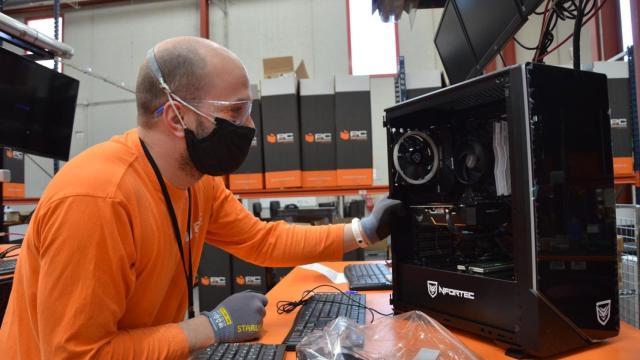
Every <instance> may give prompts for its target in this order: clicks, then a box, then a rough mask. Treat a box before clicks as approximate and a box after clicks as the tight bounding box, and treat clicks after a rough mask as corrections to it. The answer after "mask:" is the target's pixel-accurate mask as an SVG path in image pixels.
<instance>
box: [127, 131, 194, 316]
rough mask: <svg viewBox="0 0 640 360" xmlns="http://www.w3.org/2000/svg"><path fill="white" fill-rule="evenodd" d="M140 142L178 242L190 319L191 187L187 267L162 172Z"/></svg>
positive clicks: (142, 142) (191, 311)
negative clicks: (154, 175) (158, 185)
mask: <svg viewBox="0 0 640 360" xmlns="http://www.w3.org/2000/svg"><path fill="white" fill-rule="evenodd" d="M140 144H141V145H142V150H144V155H145V156H146V157H147V160H148V161H149V164H150V165H151V167H152V168H153V172H154V173H155V174H156V178H157V179H158V183H159V184H160V189H162V195H163V196H164V201H165V203H166V205H167V212H168V213H169V217H170V218H171V225H172V226H173V234H174V236H175V238H176V242H177V243H178V250H179V251H180V259H181V260H182V270H183V271H184V277H185V280H186V283H187V298H188V299H189V308H188V311H189V312H188V318H189V319H191V318H193V317H194V316H195V315H194V312H193V283H192V282H193V280H192V279H193V269H192V268H191V189H190V188H189V189H187V195H188V198H189V203H188V204H189V210H188V216H187V236H188V237H189V267H188V268H187V266H186V263H185V261H184V250H183V249H182V236H181V235H180V226H179V225H178V218H177V216H176V212H175V210H174V209H173V203H172V202H171V197H170V196H169V191H168V190H167V185H166V184H165V183H164V179H163V178H162V174H161V173H160V169H159V168H158V164H156V162H155V160H153V157H152V156H151V153H150V152H149V149H147V145H145V143H144V141H142V139H140ZM187 269H188V270H187Z"/></svg>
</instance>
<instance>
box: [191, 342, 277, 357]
mask: <svg viewBox="0 0 640 360" xmlns="http://www.w3.org/2000/svg"><path fill="white" fill-rule="evenodd" d="M284 348H285V346H284V345H266V344H258V343H248V344H239V343H232V344H215V345H211V346H209V347H208V348H206V349H204V350H202V351H201V352H199V353H198V356H197V357H196V359H197V360H231V359H242V360H245V359H246V360H282V359H284V351H285V349H284Z"/></svg>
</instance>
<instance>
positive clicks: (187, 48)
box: [136, 37, 249, 128]
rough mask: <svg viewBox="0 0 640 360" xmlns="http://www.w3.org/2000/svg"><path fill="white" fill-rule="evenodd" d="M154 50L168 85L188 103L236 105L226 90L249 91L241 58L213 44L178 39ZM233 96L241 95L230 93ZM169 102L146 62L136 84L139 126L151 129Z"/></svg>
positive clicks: (211, 42)
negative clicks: (211, 102)
mask: <svg viewBox="0 0 640 360" xmlns="http://www.w3.org/2000/svg"><path fill="white" fill-rule="evenodd" d="M154 49H155V56H156V60H157V62H158V66H159V68H160V71H161V72H162V76H163V78H164V80H165V82H166V83H167V85H168V86H169V88H170V89H171V91H172V92H173V93H174V94H176V95H177V96H179V97H180V98H182V99H183V100H185V101H189V100H205V99H211V100H229V101H232V100H235V99H225V98H224V97H225V93H229V91H226V89H225V87H229V86H230V87H238V88H240V89H242V88H243V87H246V88H247V89H248V87H249V80H248V78H247V73H246V70H245V68H244V66H243V65H242V63H241V62H240V60H239V59H238V57H237V56H236V55H235V54H233V53H232V52H231V51H229V50H227V49H225V48H224V47H222V46H220V45H218V44H216V43H215V42H213V41H210V40H207V39H202V38H198V37H177V38H172V39H168V40H165V41H163V42H161V43H159V44H158V45H156V46H155V48H154ZM231 90H233V89H231ZM233 92H238V91H230V93H233ZM240 96H241V95H240ZM166 102H167V96H166V94H165V93H164V91H163V90H162V89H161V88H160V85H159V82H158V80H157V79H156V78H155V77H154V76H153V74H152V73H151V71H150V70H149V65H148V63H147V61H146V60H145V61H144V62H143V64H142V65H141V66H140V70H139V72H138V80H137V82H136V103H137V107H138V124H139V125H140V126H142V127H144V128H148V127H150V126H151V124H152V119H153V117H154V116H153V115H154V112H155V110H156V109H158V108H159V107H160V106H162V105H164V104H165V103H166Z"/></svg>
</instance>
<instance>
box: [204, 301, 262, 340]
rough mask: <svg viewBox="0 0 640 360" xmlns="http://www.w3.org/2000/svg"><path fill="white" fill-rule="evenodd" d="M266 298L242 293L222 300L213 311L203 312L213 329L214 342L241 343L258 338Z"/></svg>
mask: <svg viewBox="0 0 640 360" xmlns="http://www.w3.org/2000/svg"><path fill="white" fill-rule="evenodd" d="M267 302H268V301H267V297H266V296H264V295H262V294H258V293H255V292H250V291H244V292H241V293H237V294H233V295H231V296H229V297H228V298H226V299H224V300H223V301H222V302H221V303H220V304H219V305H218V306H216V308H215V309H213V311H211V312H208V311H203V312H201V314H202V315H205V316H206V317H208V318H209V323H211V327H213V333H214V335H215V337H216V342H220V343H223V342H241V341H247V340H252V339H256V338H258V337H260V330H261V329H262V319H263V318H264V315H265V313H266V311H265V309H264V307H265V306H266V305H267Z"/></svg>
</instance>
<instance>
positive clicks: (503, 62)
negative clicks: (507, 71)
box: [498, 51, 507, 67]
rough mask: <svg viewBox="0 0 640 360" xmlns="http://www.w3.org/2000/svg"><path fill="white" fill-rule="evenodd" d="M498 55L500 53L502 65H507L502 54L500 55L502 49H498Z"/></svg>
mask: <svg viewBox="0 0 640 360" xmlns="http://www.w3.org/2000/svg"><path fill="white" fill-rule="evenodd" d="M498 55H500V60H501V61H502V67H507V62H506V61H504V56H502V51H499V52H498Z"/></svg>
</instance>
